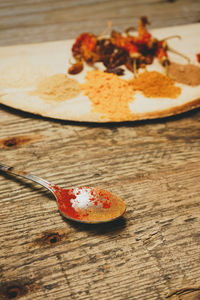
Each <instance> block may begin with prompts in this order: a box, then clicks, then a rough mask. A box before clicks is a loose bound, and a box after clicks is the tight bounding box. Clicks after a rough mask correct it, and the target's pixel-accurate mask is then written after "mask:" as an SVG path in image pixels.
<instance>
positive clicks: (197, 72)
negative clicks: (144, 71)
mask: <svg viewBox="0 0 200 300" xmlns="http://www.w3.org/2000/svg"><path fill="white" fill-rule="evenodd" d="M169 76H170V77H171V78H172V79H174V80H175V81H177V82H180V83H183V84H186V85H191V86H197V85H200V67H198V66H195V65H193V64H187V65H180V64H176V63H171V64H170V66H169Z"/></svg>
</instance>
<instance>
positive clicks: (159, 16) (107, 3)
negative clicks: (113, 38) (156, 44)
mask: <svg viewBox="0 0 200 300" xmlns="http://www.w3.org/2000/svg"><path fill="white" fill-rule="evenodd" d="M140 16H147V17H148V18H149V21H150V23H151V24H150V28H156V27H166V26H175V25H182V24H189V23H196V22H200V1H199V0H192V1H191V0H168V1H167V0H142V1H141V0H123V1H122V0H84V1H82V0H56V1H55V0H6V1H5V0H0V45H1V46H3V45H13V44H22V43H30V42H32V43H37V42H44V41H52V40H63V39H72V38H75V37H76V36H77V34H79V33H81V32H82V31H92V32H93V33H95V34H100V33H101V32H103V31H104V30H105V28H106V26H107V21H108V20H109V21H111V22H112V28H114V29H116V30H120V31H122V30H123V29H125V28H127V27H128V26H135V27H137V22H138V18H139V17H140Z"/></svg>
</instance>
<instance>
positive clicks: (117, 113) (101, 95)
mask: <svg viewBox="0 0 200 300" xmlns="http://www.w3.org/2000/svg"><path fill="white" fill-rule="evenodd" d="M81 88H82V89H83V90H84V93H85V95H87V96H88V97H89V98H90V100H91V102H92V106H93V111H94V112H98V113H100V114H102V115H103V116H104V118H108V119H109V120H112V121H123V120H124V119H126V120H128V119H131V116H132V113H131V111H130V109H129V103H130V102H132V101H133V100H134V97H133V95H134V91H133V88H132V87H131V85H130V84H129V82H128V81H127V80H124V79H122V78H120V77H119V76H117V75H115V74H111V73H105V72H102V71H99V70H94V71H89V72H88V73H87V74H86V76H85V83H84V84H82V85H81Z"/></svg>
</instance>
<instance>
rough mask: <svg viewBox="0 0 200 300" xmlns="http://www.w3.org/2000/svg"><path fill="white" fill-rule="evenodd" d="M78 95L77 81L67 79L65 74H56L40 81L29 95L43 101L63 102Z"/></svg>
mask: <svg viewBox="0 0 200 300" xmlns="http://www.w3.org/2000/svg"><path fill="white" fill-rule="evenodd" d="M79 93H80V88H79V83H78V81H77V80H75V79H72V78H69V77H67V76H66V75H65V74H56V75H52V76H50V77H47V78H45V79H44V80H42V81H40V83H39V84H38V86H37V88H36V89H35V90H34V91H32V92H30V95H33V96H39V97H40V98H42V99H45V100H54V101H64V100H68V99H72V98H74V97H76V96H78V94H79Z"/></svg>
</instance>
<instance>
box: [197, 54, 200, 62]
mask: <svg viewBox="0 0 200 300" xmlns="http://www.w3.org/2000/svg"><path fill="white" fill-rule="evenodd" d="M197 61H198V62H199V63H200V53H198V54H197Z"/></svg>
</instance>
